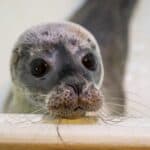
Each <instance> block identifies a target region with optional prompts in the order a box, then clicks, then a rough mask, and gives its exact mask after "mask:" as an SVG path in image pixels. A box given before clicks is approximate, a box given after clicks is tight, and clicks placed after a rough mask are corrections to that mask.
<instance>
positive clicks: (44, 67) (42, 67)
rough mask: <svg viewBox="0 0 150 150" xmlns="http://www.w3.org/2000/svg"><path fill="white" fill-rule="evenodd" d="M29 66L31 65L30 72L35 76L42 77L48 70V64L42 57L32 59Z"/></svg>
mask: <svg viewBox="0 0 150 150" xmlns="http://www.w3.org/2000/svg"><path fill="white" fill-rule="evenodd" d="M30 67H31V74H32V75H33V76H35V77H42V76H44V75H45V74H46V73H47V72H48V70H49V66H48V64H47V63H46V61H45V60H43V59H42V58H37V59H34V60H33V61H32V62H31V64H30Z"/></svg>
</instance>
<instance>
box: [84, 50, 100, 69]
mask: <svg viewBox="0 0 150 150" xmlns="http://www.w3.org/2000/svg"><path fill="white" fill-rule="evenodd" d="M82 63H83V65H84V66H85V67H86V68H87V69H89V70H91V71H95V70H96V67H97V61H96V58H95V57H94V55H93V54H92V53H88V54H86V55H85V56H84V57H83V58H82Z"/></svg>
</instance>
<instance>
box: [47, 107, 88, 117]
mask: <svg viewBox="0 0 150 150" xmlns="http://www.w3.org/2000/svg"><path fill="white" fill-rule="evenodd" d="M50 115H51V116H52V117H54V118H64V119H76V118H81V117H84V116H85V115H86V111H85V110H83V109H80V107H78V108H76V109H75V110H63V109H58V110H51V111H50Z"/></svg>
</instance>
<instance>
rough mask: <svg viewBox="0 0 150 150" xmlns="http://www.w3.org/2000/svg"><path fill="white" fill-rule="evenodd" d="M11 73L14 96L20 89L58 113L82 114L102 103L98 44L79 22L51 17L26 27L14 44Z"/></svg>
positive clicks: (30, 100)
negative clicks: (48, 20)
mask: <svg viewBox="0 0 150 150" xmlns="http://www.w3.org/2000/svg"><path fill="white" fill-rule="evenodd" d="M11 76H12V80H13V83H14V88H15V90H14V96H15V93H19V94H20V95H21V96H20V97H23V100H24V101H26V102H27V103H29V104H31V105H32V106H37V105H38V106H41V107H42V108H43V107H44V108H45V109H47V111H48V112H49V113H50V114H51V115H52V116H54V117H61V118H62V117H63V118H74V117H80V116H83V115H85V113H86V112H88V111H97V110H98V109H99V108H100V107H101V105H102V100H103V97H102V94H101V91H100V86H101V82H102V79H103V66H102V60H101V55H100V50H99V47H98V44H97V42H96V40H95V38H94V37H93V36H92V34H91V33H89V32H88V31H87V30H86V29H84V28H83V27H81V26H79V25H77V24H74V23H49V24H43V25H38V26H34V27H32V28H30V29H28V30H27V31H25V32H24V33H23V34H22V35H21V36H20V37H19V39H18V41H17V42H16V44H15V47H14V50H13V54H12V59H11ZM16 95H17V94H16ZM18 101H19V99H18Z"/></svg>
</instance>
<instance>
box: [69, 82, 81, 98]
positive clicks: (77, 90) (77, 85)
mask: <svg viewBox="0 0 150 150" xmlns="http://www.w3.org/2000/svg"><path fill="white" fill-rule="evenodd" d="M67 85H68V86H70V87H72V88H73V90H74V91H75V93H76V94H78V95H80V93H81V92H82V88H83V83H74V84H67Z"/></svg>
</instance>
